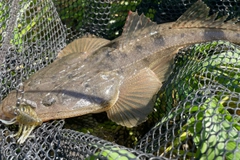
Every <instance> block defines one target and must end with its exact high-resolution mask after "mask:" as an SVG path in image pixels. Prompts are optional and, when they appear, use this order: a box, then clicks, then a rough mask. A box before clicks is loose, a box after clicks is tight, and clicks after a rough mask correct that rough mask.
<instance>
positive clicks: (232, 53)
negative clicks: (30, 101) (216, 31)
mask: <svg viewBox="0 0 240 160" xmlns="http://www.w3.org/2000/svg"><path fill="white" fill-rule="evenodd" d="M194 2H196V0H154V1H149V0H123V1H116V0H70V1H64V0H58V1H57V0H54V1H51V0H45V1H41V0H30V1H29V0H22V1H21V0H19V1H17V0H14V1H11V0H2V1H0V33H1V34H0V52H1V54H0V62H1V67H0V68H1V71H0V73H1V74H0V79H1V86H0V96H1V99H3V98H5V97H6V96H7V95H8V93H9V92H10V91H11V90H14V89H15V88H16V87H17V85H18V84H19V83H20V82H22V81H24V80H26V79H28V78H29V77H30V76H31V75H32V74H33V73H35V72H37V71H38V70H40V69H41V68H43V67H45V66H47V65H48V64H50V63H51V62H53V61H54V60H55V58H56V56H57V54H58V53H59V52H60V51H61V49H63V48H64V47H65V46H66V45H67V44H69V43H70V42H72V41H73V40H74V39H76V38H80V37H82V36H83V35H85V34H94V35H96V36H98V37H103V38H106V39H109V40H112V39H115V38H116V37H118V36H120V35H121V33H122V28H123V25H124V23H125V20H126V17H127V15H128V11H129V10H132V11H135V10H137V11H138V13H139V14H141V13H144V14H145V15H146V16H147V17H149V18H150V19H151V20H153V21H155V22H157V23H158V24H160V23H165V22H172V21H175V20H176V19H177V18H178V17H180V16H181V15H182V13H184V12H185V11H186V10H187V9H188V8H189V7H190V6H191V5H192V4H193V3H194ZM204 2H205V3H206V4H207V5H208V6H209V8H210V9H211V10H210V14H213V13H216V12H218V16H219V17H223V16H224V15H229V16H228V19H232V18H236V17H238V16H239V14H240V10H239V8H240V2H237V1H234V0H226V1H221V0H205V1H204ZM236 34H237V33H236ZM239 55H240V48H239V46H238V45H236V44H233V43H230V42H227V41H213V42H209V43H202V44H195V45H193V46H189V47H186V48H183V49H181V50H180V51H179V53H178V54H177V56H176V58H175V63H174V66H173V71H172V73H171V75H170V77H169V78H168V80H167V81H166V82H165V83H164V86H163V87H162V88H161V90H160V91H159V93H158V95H157V100H156V104H155V107H154V110H153V112H152V113H151V114H150V115H149V117H148V120H147V121H146V122H144V123H143V124H141V125H139V126H137V127H134V128H126V127H122V126H119V125H116V124H115V123H114V122H112V121H110V120H109V119H108V118H107V116H106V113H99V114H88V115H84V116H81V117H76V118H70V119H66V120H56V121H50V122H46V123H43V124H42V125H41V126H40V127H37V128H36V129H35V130H34V131H33V132H32V135H31V136H30V137H29V138H28V139H27V140H26V142H24V143H23V144H18V143H17V139H16V138H15V137H12V135H13V134H14V133H16V131H17V129H18V126H16V125H11V126H6V125H4V124H2V123H0V159H3V160H4V159H194V158H195V159H236V160H237V159H240V138H239V137H240V124H239V120H240V118H239V115H240V56H239Z"/></svg>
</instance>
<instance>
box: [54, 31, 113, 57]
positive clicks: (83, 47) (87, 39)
mask: <svg viewBox="0 0 240 160" xmlns="http://www.w3.org/2000/svg"><path fill="white" fill-rule="evenodd" d="M109 42H110V41H109V40H107V39H103V38H97V37H95V36H93V35H85V36H84V37H83V38H79V39H76V40H74V41H73V42H71V43H69V44H68V45H67V46H66V47H65V48H64V49H63V50H62V51H61V52H60V53H59V54H58V58H61V57H64V56H66V55H69V54H71V53H81V54H82V53H83V54H84V55H83V57H87V56H88V55H89V54H91V53H92V52H94V51H96V50H97V49H99V48H101V47H103V46H105V45H107V44H108V43H109Z"/></svg>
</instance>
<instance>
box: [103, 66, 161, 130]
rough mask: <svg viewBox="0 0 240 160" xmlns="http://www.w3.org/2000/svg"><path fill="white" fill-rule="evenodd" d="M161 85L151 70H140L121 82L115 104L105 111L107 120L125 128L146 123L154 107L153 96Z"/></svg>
mask: <svg viewBox="0 0 240 160" xmlns="http://www.w3.org/2000/svg"><path fill="white" fill-rule="evenodd" d="M161 85H162V83H161V82H160V81H159V79H158V78H157V76H156V75H155V73H154V72H153V71H152V70H150V69H149V68H144V69H142V70H140V71H139V72H138V73H137V74H135V75H133V76H131V77H130V78H128V79H127V80H126V81H124V82H123V84H122V85H121V87H120V93H119V97H118V100H117V102H116V103H115V104H114V105H113V106H112V107H111V108H110V109H109V110H107V115H108V118H109V119H111V120H112V121H114V122H116V123H117V124H120V125H122V126H126V127H134V126H137V125H138V124H140V123H142V122H144V121H146V120H147V116H148V114H149V113H150V112H151V111H152V109H153V106H154V101H153V96H154V95H155V94H156V93H157V92H158V90H159V88H160V87H161Z"/></svg>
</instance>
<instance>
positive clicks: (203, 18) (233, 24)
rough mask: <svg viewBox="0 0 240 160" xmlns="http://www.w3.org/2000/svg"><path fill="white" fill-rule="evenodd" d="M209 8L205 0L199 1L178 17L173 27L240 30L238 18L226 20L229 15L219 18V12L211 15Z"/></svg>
mask: <svg viewBox="0 0 240 160" xmlns="http://www.w3.org/2000/svg"><path fill="white" fill-rule="evenodd" d="M209 10H210V9H209V7H208V6H207V5H206V4H205V3H204V2H202V1H197V2H196V3H194V4H193V5H192V6H191V7H190V8H189V9H188V10H187V11H186V12H184V13H183V14H182V15H181V16H180V17H179V18H178V20H177V21H176V22H175V23H174V24H173V26H172V27H173V28H195V27H198V28H216V29H229V30H236V31H239V30H240V25H239V24H240V23H239V22H238V18H234V19H230V20H228V21H226V19H227V18H228V15H226V16H223V17H220V18H217V15H218V13H214V14H213V15H210V16H209Z"/></svg>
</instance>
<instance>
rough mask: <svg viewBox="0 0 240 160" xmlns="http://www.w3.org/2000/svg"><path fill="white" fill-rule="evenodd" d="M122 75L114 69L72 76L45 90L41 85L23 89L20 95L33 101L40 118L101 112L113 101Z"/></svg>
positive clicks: (117, 92)
mask: <svg viewBox="0 0 240 160" xmlns="http://www.w3.org/2000/svg"><path fill="white" fill-rule="evenodd" d="M122 78H123V77H121V76H120V75H119V74H118V73H116V72H114V71H113V72H112V71H111V72H99V73H96V74H91V76H90V75H86V77H85V78H84V77H83V76H81V77H74V78H73V79H72V80H71V81H69V82H66V83H64V84H62V85H60V86H58V87H55V88H50V86H49V90H47V89H46V87H44V86H42V87H40V88H39V90H38V91H34V90H25V93H24V98H25V99H26V100H29V102H30V103H31V102H35V103H36V108H35V111H36V113H37V115H38V117H39V118H40V119H42V120H43V121H47V120H51V119H62V118H70V117H75V116H81V115H84V114H88V113H98V112H103V111H106V110H107V109H108V108H110V107H111V106H113V105H114V104H115V102H116V101H117V99H118V95H119V87H120V84H121V80H122ZM41 88H45V89H44V90H43V89H41ZM25 89H27V87H25Z"/></svg>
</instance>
